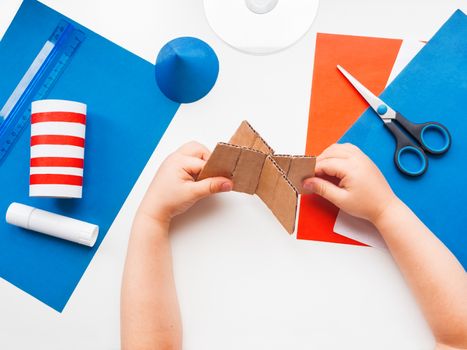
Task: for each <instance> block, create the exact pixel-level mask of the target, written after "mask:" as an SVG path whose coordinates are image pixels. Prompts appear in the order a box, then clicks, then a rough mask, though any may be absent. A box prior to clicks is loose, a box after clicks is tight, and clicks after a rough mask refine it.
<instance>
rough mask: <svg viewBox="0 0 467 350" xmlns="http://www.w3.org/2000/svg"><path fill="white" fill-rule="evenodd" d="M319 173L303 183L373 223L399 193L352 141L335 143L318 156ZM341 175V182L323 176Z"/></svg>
mask: <svg viewBox="0 0 467 350" xmlns="http://www.w3.org/2000/svg"><path fill="white" fill-rule="evenodd" d="M315 173H316V177H312V178H308V179H305V180H304V183H303V186H304V187H305V188H306V189H308V190H311V191H312V192H314V193H316V194H318V195H320V196H322V197H323V198H325V199H327V200H329V201H330V202H331V203H333V204H334V205H336V206H337V207H339V208H340V209H342V210H344V211H345V212H347V213H349V214H350V215H353V216H356V217H360V218H363V219H366V220H369V221H371V222H373V223H375V221H376V220H377V219H378V218H379V217H380V216H381V214H382V213H383V212H384V211H385V210H386V208H388V207H389V206H390V204H392V203H393V202H395V200H396V199H397V197H396V196H395V194H394V193H393V192H392V190H391V188H390V187H389V184H388V183H387V181H386V179H385V178H384V176H383V174H382V173H381V172H380V171H379V169H378V168H377V167H376V165H375V164H374V163H373V162H372V161H371V160H370V159H369V158H368V157H367V156H366V155H365V154H364V153H363V152H362V151H361V150H360V149H359V148H358V147H357V146H354V145H352V144H349V143H347V144H334V145H331V146H330V147H328V148H327V149H326V150H324V152H323V153H322V154H321V155H320V156H318V158H317V161H316V170H315ZM323 175H324V176H331V177H336V178H338V179H339V183H338V185H335V184H333V183H331V182H330V181H327V180H325V179H323V178H321V176H323Z"/></svg>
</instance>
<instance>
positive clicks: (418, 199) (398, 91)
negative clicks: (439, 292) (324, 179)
mask: <svg viewBox="0 0 467 350" xmlns="http://www.w3.org/2000/svg"><path fill="white" fill-rule="evenodd" d="M381 97H382V99H383V100H384V101H386V102H387V103H388V104H389V105H391V106H392V107H393V108H394V109H396V110H397V111H399V112H400V113H402V115H404V116H405V117H407V118H408V119H410V120H412V121H414V122H425V121H438V122H440V123H442V124H444V125H445V126H446V127H447V128H448V129H449V131H450V132H451V136H452V146H451V148H450V150H449V151H448V152H447V153H446V154H444V155H442V156H437V157H436V156H428V158H429V159H428V160H429V165H428V170H427V172H426V173H425V174H424V175H423V176H421V177H416V178H411V177H407V176H405V175H403V174H401V173H400V172H399V171H398V170H397V169H396V166H395V165H394V161H393V155H394V150H395V141H394V138H393V137H392V135H391V134H390V133H389V131H388V130H387V129H386V128H385V127H384V126H383V123H382V122H381V120H380V119H379V118H378V117H377V115H376V114H375V113H374V112H373V111H372V110H371V109H368V110H367V111H366V112H365V113H364V114H363V115H362V116H361V117H360V119H358V120H357V122H356V123H355V124H354V125H353V126H352V128H351V129H350V130H349V131H348V132H347V133H346V134H345V135H344V136H343V137H342V139H341V140H340V142H351V143H354V144H355V145H357V146H359V147H360V148H361V149H362V150H363V151H364V152H365V153H366V154H367V155H368V156H369V157H370V158H371V159H372V160H373V161H374V162H375V163H376V164H377V165H378V166H379V168H380V169H381V171H382V172H383V173H384V175H385V176H386V178H387V179H388V181H389V183H390V184H391V186H392V188H393V189H394V191H395V193H396V194H397V195H398V196H399V197H400V198H401V199H402V200H403V201H404V202H405V203H406V204H407V205H408V206H409V207H410V208H411V209H412V210H413V211H414V212H415V214H417V215H418V217H419V218H420V219H421V220H422V221H423V222H424V223H425V224H426V225H427V226H428V227H429V228H430V229H431V230H432V231H433V232H434V233H435V234H436V235H437V236H438V237H439V239H441V240H442V241H443V242H444V244H445V245H446V246H447V247H448V248H449V249H450V250H451V251H452V252H453V253H454V255H455V256H456V257H457V258H458V259H459V261H460V262H461V264H462V265H463V266H464V268H467V234H466V232H467V220H466V219H467V214H466V204H465V203H466V200H467V181H466V180H465V176H466V174H467V109H466V103H467V16H466V15H465V14H464V13H463V12H461V11H460V10H458V11H456V12H455V13H454V14H453V15H452V17H451V18H450V19H449V20H448V21H447V22H446V23H445V24H444V25H443V27H442V28H441V29H440V30H439V31H438V32H437V33H436V35H435V36H434V37H433V38H432V39H431V40H430V41H429V42H428V43H427V44H426V45H425V47H424V48H423V49H422V50H421V51H420V52H419V54H418V55H417V56H416V57H415V58H414V59H413V60H412V61H411V62H410V63H409V64H408V66H407V67H406V68H405V69H404V70H403V71H402V72H401V73H400V75H399V76H398V77H397V78H396V79H395V80H394V81H393V83H392V84H391V85H389V86H388V87H387V88H386V89H385V90H384V92H383V93H382V94H381Z"/></svg>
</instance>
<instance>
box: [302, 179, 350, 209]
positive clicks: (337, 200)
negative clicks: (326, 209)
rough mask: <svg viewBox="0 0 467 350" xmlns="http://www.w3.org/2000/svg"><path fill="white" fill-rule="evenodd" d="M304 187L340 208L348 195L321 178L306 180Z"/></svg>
mask: <svg viewBox="0 0 467 350" xmlns="http://www.w3.org/2000/svg"><path fill="white" fill-rule="evenodd" d="M303 187H304V188H305V189H307V190H310V191H312V192H314V193H316V194H317V195H319V196H321V197H323V198H324V199H327V200H328V201H330V202H331V203H333V204H334V205H336V206H340V204H341V203H342V202H343V201H344V199H345V195H346V194H347V192H346V190H344V189H342V188H340V187H338V186H336V185H334V184H333V183H331V182H329V181H326V180H324V179H321V178H319V177H313V178H310V179H306V180H305V182H304V183H303Z"/></svg>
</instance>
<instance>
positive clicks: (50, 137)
mask: <svg viewBox="0 0 467 350" xmlns="http://www.w3.org/2000/svg"><path fill="white" fill-rule="evenodd" d="M85 132H86V105H85V104H84V103H80V102H73V101H66V100H39V101H34V102H33V103H32V109H31V168H30V169H31V170H30V177H29V196H31V197H64V198H81V196H82V191H83V165H84V139H85Z"/></svg>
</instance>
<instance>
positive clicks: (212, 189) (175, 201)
mask: <svg viewBox="0 0 467 350" xmlns="http://www.w3.org/2000/svg"><path fill="white" fill-rule="evenodd" d="M209 155H210V152H209V150H208V149H207V148H206V147H204V146H203V145H201V144H199V143H197V142H189V143H187V144H185V145H183V146H182V147H180V148H179V149H178V150H177V151H175V152H174V153H172V154H171V155H169V156H168V157H167V158H166V159H165V160H164V162H163V163H162V164H161V166H160V168H159V170H158V171H157V173H156V176H155V177H154V179H153V180H152V183H151V185H150V186H149V188H148V190H147V192H146V195H145V196H144V199H143V201H142V203H141V205H140V207H139V209H138V214H143V215H145V216H147V217H149V218H151V219H154V220H156V221H158V222H160V223H162V224H168V223H169V222H170V220H171V219H172V218H173V217H174V216H175V215H178V214H180V213H183V212H184V211H186V210H187V209H188V208H190V207H191V206H192V205H193V204H194V203H195V202H197V201H198V200H200V199H201V198H204V197H206V196H209V195H211V194H213V193H218V192H227V191H230V190H232V187H233V183H232V181H231V180H230V179H227V178H224V177H212V178H208V179H204V180H202V181H198V182H196V181H195V179H196V177H197V175H198V174H199V172H200V171H201V169H202V168H203V167H204V164H205V163H206V160H207V159H208V158H209Z"/></svg>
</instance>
